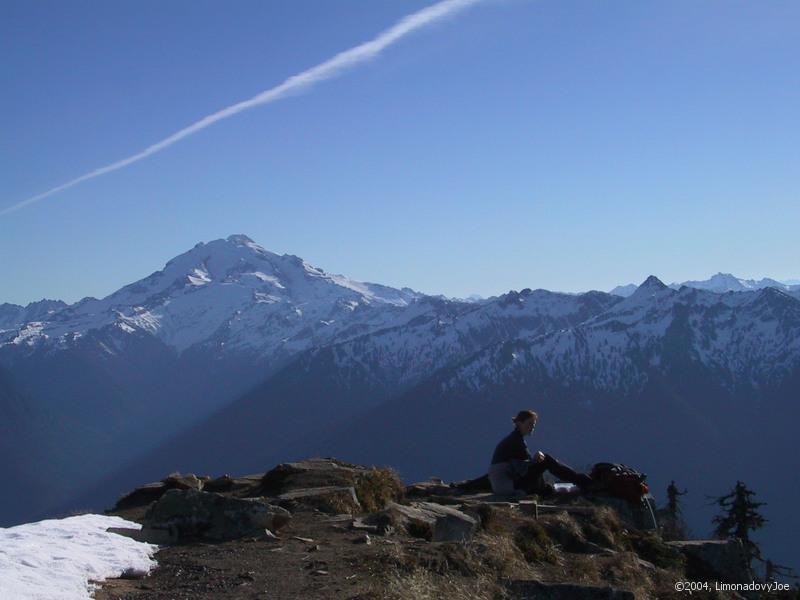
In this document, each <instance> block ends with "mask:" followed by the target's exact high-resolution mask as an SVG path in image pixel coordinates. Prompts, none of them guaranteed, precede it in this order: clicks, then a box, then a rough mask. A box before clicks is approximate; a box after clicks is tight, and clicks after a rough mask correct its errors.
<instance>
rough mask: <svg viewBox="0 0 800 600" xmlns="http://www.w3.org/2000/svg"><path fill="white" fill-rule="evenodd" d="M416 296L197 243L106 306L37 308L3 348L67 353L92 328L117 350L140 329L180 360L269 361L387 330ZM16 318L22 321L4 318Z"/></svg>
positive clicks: (286, 259) (246, 246)
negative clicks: (215, 356)
mask: <svg viewBox="0 0 800 600" xmlns="http://www.w3.org/2000/svg"><path fill="white" fill-rule="evenodd" d="M419 297H421V294H418V293H416V292H414V291H413V290H410V289H402V290H396V289H393V288H390V287H386V286H382V285H376V284H370V283H361V282H357V281H353V280H351V279H348V278H346V277H343V276H341V275H332V274H329V273H325V272H324V271H322V270H321V269H318V268H315V267H313V266H311V265H309V264H308V263H306V262H305V261H303V260H302V259H301V258H298V257H296V256H291V255H283V256H279V255H277V254H274V253H272V252H268V251H266V250H265V249H264V248H262V247H261V246H259V245H257V244H255V243H254V242H253V241H252V240H251V239H250V238H248V237H246V236H243V235H234V236H230V237H229V238H227V239H226V240H215V241H213V242H209V243H207V244H203V243H200V244H198V245H197V246H195V247H194V248H193V249H191V250H189V251H188V252H186V253H184V254H182V255H180V256H178V257H176V258H174V259H172V260H171V261H169V262H168V263H167V264H166V266H165V267H164V268H163V269H162V270H160V271H157V272H155V273H153V274H152V275H150V276H148V277H146V278H145V279H142V280H141V281H137V282H136V283H132V284H130V285H127V286H125V287H123V288H122V289H120V290H119V291H117V292H114V293H113V294H111V295H110V296H108V297H106V298H103V299H102V300H97V299H94V298H86V299H84V300H81V301H80V302H77V303H76V304H73V305H71V306H63V307H61V309H60V310H57V311H52V310H51V311H49V312H48V313H44V311H41V310H40V311H39V312H38V313H36V317H37V318H35V319H27V322H24V324H23V325H21V326H20V327H19V328H18V329H15V330H11V331H5V332H3V333H0V346H3V345H9V344H13V345H17V346H27V347H30V348H51V349H52V348H62V349H63V348H68V347H71V346H73V345H74V344H75V342H76V341H77V340H78V339H80V338H82V337H85V336H86V335H87V334H88V333H89V332H99V331H105V332H109V333H112V334H113V337H114V338H115V339H116V342H117V343H116V344H115V346H117V348H116V349H119V348H118V347H119V344H124V343H125V335H120V334H133V333H137V332H138V333H144V334H149V335H152V336H154V337H156V338H157V339H158V340H160V341H162V342H163V343H164V344H166V345H167V346H168V347H170V348H172V349H173V350H175V351H176V352H177V353H179V354H180V353H182V352H184V351H186V350H187V349H189V348H192V347H193V346H197V345H202V346H205V347H206V348H207V349H209V350H211V351H214V352H217V353H225V352H247V353H255V354H257V355H259V356H261V357H265V358H267V357H271V356H274V355H278V354H293V353H296V352H299V351H301V350H305V349H306V348H309V347H311V346H315V345H319V344H324V343H327V342H329V341H331V340H333V339H343V338H346V337H348V336H353V335H358V334H361V333H364V332H365V331H369V330H374V329H376V328H379V327H385V326H387V325H390V324H392V323H393V319H395V318H397V317H398V316H399V315H400V314H402V315H403V318H406V316H407V317H408V318H410V317H411V316H413V311H407V310H405V309H406V308H408V307H409V305H410V304H412V303H413V302H414V301H415V300H416V299H417V298H419ZM30 308H31V307H28V309H26V317H27V313H31V314H33V311H32V310H30ZM8 312H9V315H10V313H11V311H10V310H9V311H8ZM13 320H16V321H17V322H19V320H20V317H19V316H14V317H11V316H9V317H8V318H7V319H6V322H11V321H13ZM113 350H114V348H108V351H109V352H111V351H113Z"/></svg>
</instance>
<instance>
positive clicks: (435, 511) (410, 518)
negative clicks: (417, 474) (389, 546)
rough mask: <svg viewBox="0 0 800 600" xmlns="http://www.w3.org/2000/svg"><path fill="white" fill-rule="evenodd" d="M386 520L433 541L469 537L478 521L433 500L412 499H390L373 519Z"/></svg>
mask: <svg viewBox="0 0 800 600" xmlns="http://www.w3.org/2000/svg"><path fill="white" fill-rule="evenodd" d="M382 518H383V519H385V520H388V522H389V523H391V524H392V525H393V526H395V527H401V528H403V529H405V530H406V531H407V532H408V533H409V534H411V535H413V536H415V537H421V538H424V539H427V540H430V541H432V542H463V541H468V540H470V539H472V536H473V535H475V531H476V530H477V529H478V521H477V520H476V519H474V518H473V517H471V516H469V515H468V514H466V513H463V512H461V511H460V510H457V509H455V508H453V507H451V506H443V505H441V504H436V503H433V502H415V503H414V504H412V505H411V506H405V505H402V504H397V503H395V502H391V503H390V504H389V505H388V506H387V507H386V509H385V510H384V511H383V513H380V514H379V515H378V516H377V517H376V519H377V520H381V519H382Z"/></svg>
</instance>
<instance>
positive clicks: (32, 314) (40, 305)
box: [0, 300, 67, 334]
mask: <svg viewBox="0 0 800 600" xmlns="http://www.w3.org/2000/svg"><path fill="white" fill-rule="evenodd" d="M66 307H67V303H66V302H62V301H61V300H39V301H38V302H31V303H30V304H28V305H27V306H20V305H18V304H8V303H4V304H0V334H2V331H3V330H8V329H15V328H18V327H20V326H21V325H24V324H25V323H29V322H31V321H46V320H47V319H48V318H50V316H51V315H53V314H54V313H56V312H58V311H60V310H62V309H64V308H66Z"/></svg>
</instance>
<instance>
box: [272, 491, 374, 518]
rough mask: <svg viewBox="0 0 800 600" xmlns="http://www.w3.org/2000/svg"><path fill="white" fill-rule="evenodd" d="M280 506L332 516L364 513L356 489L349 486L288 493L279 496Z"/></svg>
mask: <svg viewBox="0 0 800 600" xmlns="http://www.w3.org/2000/svg"><path fill="white" fill-rule="evenodd" d="M278 504H280V506H283V507H285V508H287V509H289V510H291V511H295V510H297V509H298V508H300V507H307V508H313V509H317V510H319V511H321V512H325V513H330V514H349V515H355V514H358V513H360V512H362V507H361V503H360V502H359V501H358V498H357V497H356V492H355V489H353V488H352V487H347V486H326V487H318V488H307V489H300V490H294V491H291V492H286V493H284V494H281V495H280V496H278Z"/></svg>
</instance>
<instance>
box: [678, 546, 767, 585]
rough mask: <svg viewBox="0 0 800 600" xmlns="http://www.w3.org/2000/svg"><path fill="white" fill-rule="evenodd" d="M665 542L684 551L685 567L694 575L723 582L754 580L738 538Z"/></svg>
mask: <svg viewBox="0 0 800 600" xmlns="http://www.w3.org/2000/svg"><path fill="white" fill-rule="evenodd" d="M667 544H668V545H669V546H672V547H673V548H675V549H677V550H679V551H680V552H682V553H683V554H684V555H686V558H687V561H688V562H687V565H686V566H687V570H688V572H689V573H691V574H692V576H693V577H694V578H695V579H701V578H715V579H717V580H718V581H721V582H724V583H750V582H751V581H753V574H752V573H751V572H750V568H749V567H748V565H747V557H746V555H745V552H744V547H743V546H742V541H741V540H739V539H737V538H731V539H727V540H686V541H678V542H667Z"/></svg>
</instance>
